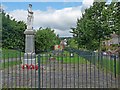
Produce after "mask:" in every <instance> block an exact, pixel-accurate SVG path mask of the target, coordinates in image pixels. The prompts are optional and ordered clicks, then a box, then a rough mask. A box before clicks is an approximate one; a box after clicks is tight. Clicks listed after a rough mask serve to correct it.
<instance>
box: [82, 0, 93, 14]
mask: <svg viewBox="0 0 120 90" xmlns="http://www.w3.org/2000/svg"><path fill="white" fill-rule="evenodd" d="M93 2H94V0H83V2H82V8H81V12H84V10H85V9H86V8H89V7H90V6H92V5H93Z"/></svg>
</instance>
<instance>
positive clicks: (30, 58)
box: [22, 4, 36, 69]
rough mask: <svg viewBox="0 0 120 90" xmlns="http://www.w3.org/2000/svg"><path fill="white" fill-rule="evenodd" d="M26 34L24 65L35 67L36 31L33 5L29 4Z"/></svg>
mask: <svg viewBox="0 0 120 90" xmlns="http://www.w3.org/2000/svg"><path fill="white" fill-rule="evenodd" d="M24 34H25V53H24V59H23V62H22V64H23V66H22V68H23V69H24V67H27V68H31V66H32V68H33V67H35V65H36V59H35V43H34V42H35V41H34V35H35V31H34V30H33V12H32V5H31V4H29V9H28V17H27V29H26V30H25V31H24Z"/></svg>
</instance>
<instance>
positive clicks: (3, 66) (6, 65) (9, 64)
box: [0, 61, 21, 69]
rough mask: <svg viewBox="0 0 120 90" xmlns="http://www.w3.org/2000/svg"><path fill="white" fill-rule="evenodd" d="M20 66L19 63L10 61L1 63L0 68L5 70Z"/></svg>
mask: <svg viewBox="0 0 120 90" xmlns="http://www.w3.org/2000/svg"><path fill="white" fill-rule="evenodd" d="M19 64H21V62H20V61H11V62H9V63H8V62H5V63H1V64H0V66H1V69H5V68H8V67H13V66H15V65H19Z"/></svg>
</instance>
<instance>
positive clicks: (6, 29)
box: [1, 12, 26, 50]
mask: <svg viewBox="0 0 120 90" xmlns="http://www.w3.org/2000/svg"><path fill="white" fill-rule="evenodd" d="M1 14H2V47H4V48H9V49H13V48H17V49H21V50H24V42H25V36H24V31H25V29H26V24H25V23H24V22H23V21H16V20H15V19H11V17H10V16H9V15H7V14H6V13H4V12H2V13H1Z"/></svg>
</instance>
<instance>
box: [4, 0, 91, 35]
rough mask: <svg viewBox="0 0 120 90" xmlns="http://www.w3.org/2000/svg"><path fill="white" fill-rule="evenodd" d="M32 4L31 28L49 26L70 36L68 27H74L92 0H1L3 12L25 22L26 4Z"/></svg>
mask: <svg viewBox="0 0 120 90" xmlns="http://www.w3.org/2000/svg"><path fill="white" fill-rule="evenodd" d="M29 3H31V4H32V6H33V7H32V10H33V12H34V22H33V28H34V29H38V28H39V27H43V28H46V27H50V28H52V29H54V30H55V33H56V34H59V36H60V37H71V36H72V34H71V33H69V32H70V31H71V29H70V28H72V27H76V21H77V19H78V18H81V17H82V13H83V12H84V10H85V9H86V8H89V7H90V6H91V5H92V4H93V0H80V2H2V7H3V8H4V10H5V12H6V13H8V14H9V15H10V16H11V17H13V18H15V19H16V20H18V21H19V20H22V21H24V22H25V23H26V22H27V14H28V12H27V8H28V4H29Z"/></svg>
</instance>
